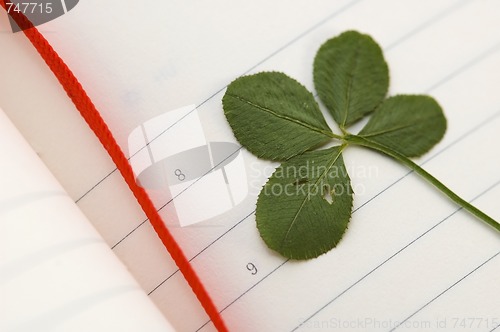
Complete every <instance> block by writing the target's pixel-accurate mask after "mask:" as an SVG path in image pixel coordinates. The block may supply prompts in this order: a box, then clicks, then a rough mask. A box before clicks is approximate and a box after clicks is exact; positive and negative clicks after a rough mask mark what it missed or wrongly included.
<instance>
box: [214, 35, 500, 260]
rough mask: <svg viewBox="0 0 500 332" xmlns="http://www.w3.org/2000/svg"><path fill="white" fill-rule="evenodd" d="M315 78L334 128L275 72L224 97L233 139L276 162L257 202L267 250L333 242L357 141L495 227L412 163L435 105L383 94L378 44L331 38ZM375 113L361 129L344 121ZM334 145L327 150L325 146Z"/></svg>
mask: <svg viewBox="0 0 500 332" xmlns="http://www.w3.org/2000/svg"><path fill="white" fill-rule="evenodd" d="M313 74H314V85H315V88H316V91H317V93H318V96H319V98H320V100H321V101H322V102H323V104H324V106H325V107H326V109H327V110H328V112H329V113H330V115H331V116H332V117H333V119H334V120H335V122H336V123H337V124H338V126H339V128H340V131H341V133H334V132H333V131H332V129H331V128H330V127H329V126H328V125H327V122H326V120H325V118H324V117H323V114H322V112H321V110H320V107H319V105H318V103H317V102H316V100H315V98H314V96H313V94H312V93H311V92H309V91H308V90H307V89H306V88H305V87H304V86H303V85H301V84H300V83H299V82H297V81H296V80H294V79H292V78H290V77H288V76H287V75H285V74H283V73H279V72H262V73H258V74H255V75H250V76H244V77H240V78H238V79H236V80H235V81H233V82H232V83H231V84H230V85H229V86H228V88H227V91H226V93H225V95H224V97H223V100H222V102H223V108H224V114H225V116H226V118H227V121H228V123H229V125H230V126H231V128H232V130H233V133H234V135H235V137H236V139H237V140H238V141H239V142H240V144H241V145H242V146H243V147H245V148H246V149H248V150H249V151H250V152H251V153H253V154H254V155H255V156H257V157H259V158H262V159H267V160H272V161H280V162H282V163H281V165H280V166H279V167H278V168H277V169H276V170H275V172H274V173H273V175H272V176H271V177H270V178H269V180H268V182H267V183H266V184H265V185H264V187H263V188H262V191H261V193H260V194H259V197H258V201H257V209H256V221H257V228H258V230H259V232H260V235H261V237H262V239H263V240H264V242H265V243H266V244H267V245H268V246H269V248H271V249H273V250H275V251H277V252H278V253H280V254H281V255H283V256H285V257H287V258H291V259H310V258H314V257H317V256H319V255H321V254H323V253H326V252H327V251H329V250H331V249H332V248H334V247H335V246H336V245H337V244H338V243H339V241H340V240H341V238H342V236H343V234H344V233H345V231H346V229H347V226H348V223H349V220H350V218H351V214H352V206H353V191H352V188H351V184H350V179H349V175H348V172H347V169H346V167H345V165H344V161H343V156H342V152H343V151H344V149H346V148H347V147H348V146H349V145H352V144H356V145H361V146H364V147H368V148H370V149H374V150H377V151H379V152H382V153H384V154H386V155H389V156H391V157H393V158H395V159H397V160H399V161H400V162H402V163H403V164H406V165H407V166H409V167H410V168H411V169H413V170H414V171H416V172H417V173H418V174H420V175H421V176H423V177H424V178H425V179H427V180H428V181H429V182H431V183H432V184H433V185H435V186H436V187H438V189H440V190H441V191H443V192H444V193H445V194H446V195H448V196H449V197H450V198H451V199H453V200H454V201H455V202H457V203H458V204H460V205H461V206H463V207H464V208H466V209H467V210H469V211H470V212H472V213H473V214H475V215H476V216H478V217H479V218H481V219H483V220H484V221H486V222H487V223H489V224H490V225H492V226H493V227H495V228H497V229H499V230H500V228H499V225H498V223H497V222H496V221H494V220H493V219H491V218H490V217H488V216H486V215H485V214H484V213H482V212H481V211H479V210H477V209H476V208H475V207H473V206H472V205H470V204H469V203H467V202H465V201H464V200H462V199H461V198H459V197H458V196H456V195H455V194H454V193H453V192H451V191H450V190H449V189H448V188H447V187H446V186H444V185H443V184H442V183H440V182H439V181H438V180H437V179H435V178H434V177H432V176H431V175H430V174H428V173H427V172H425V171H424V170H423V169H421V168H420V167H419V166H418V165H416V164H415V163H413V162H412V161H411V160H410V159H408V158H409V157H417V156H420V155H422V154H424V153H426V152H427V151H429V150H430V149H431V148H432V147H433V146H434V145H435V144H436V143H438V142H439V141H440V140H441V139H442V137H443V136H444V133H445V131H446V118H445V116H444V114H443V111H442V109H441V107H440V106H439V104H438V103H437V102H436V101H435V100H434V99H433V98H432V97H429V96H426V95H397V96H393V97H390V98H386V95H387V90H388V87H389V70H388V66H387V63H386V61H385V60H384V56H383V53H382V50H381V48H380V46H379V45H378V44H377V43H376V42H375V41H374V40H373V39H372V38H371V37H370V36H368V35H365V34H361V33H359V32H356V31H347V32H344V33H342V34H341V35H339V36H337V37H335V38H332V39H330V40H328V41H327V42H326V43H324V44H323V45H322V46H321V47H320V49H319V50H318V52H317V54H316V57H315V59H314V70H313ZM370 113H372V115H371V118H370V119H369V121H368V123H367V124H366V125H365V126H364V128H363V129H362V130H361V131H360V132H359V133H358V134H352V133H350V132H349V131H348V128H349V127H350V126H351V125H352V124H354V123H356V122H357V121H358V120H360V119H362V118H363V117H365V116H367V115H369V114H370ZM332 141H334V142H337V143H338V145H335V146H333V147H329V148H324V147H323V146H325V145H326V144H327V143H330V142H332Z"/></svg>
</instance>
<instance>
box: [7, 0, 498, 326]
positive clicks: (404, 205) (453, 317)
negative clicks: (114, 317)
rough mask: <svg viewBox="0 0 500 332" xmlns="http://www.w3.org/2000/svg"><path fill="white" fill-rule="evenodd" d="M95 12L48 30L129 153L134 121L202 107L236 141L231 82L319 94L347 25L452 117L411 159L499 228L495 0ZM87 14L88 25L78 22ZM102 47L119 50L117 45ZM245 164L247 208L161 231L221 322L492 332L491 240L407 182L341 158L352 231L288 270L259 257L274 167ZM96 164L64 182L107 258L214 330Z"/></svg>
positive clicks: (218, 130)
mask: <svg viewBox="0 0 500 332" xmlns="http://www.w3.org/2000/svg"><path fill="white" fill-rule="evenodd" d="M93 3H94V2H92V1H87V2H86V3H85V4H80V7H79V8H78V10H79V12H78V11H77V10H76V9H75V10H74V11H72V13H70V14H67V15H66V16H65V17H63V18H61V19H60V20H57V21H53V22H51V23H49V24H47V25H46V29H47V32H46V33H45V35H46V37H47V38H48V39H49V41H50V42H51V43H52V44H53V45H54V46H55V47H56V49H57V50H58V52H60V54H61V56H62V57H63V58H64V59H65V60H66V61H67V62H68V64H69V66H70V67H71V68H72V69H73V70H74V71H75V73H76V75H77V77H79V78H80V79H81V81H82V83H83V85H84V86H85V87H86V88H87V90H88V92H89V94H90V96H91V98H92V99H93V100H94V101H95V102H96V105H97V106H98V108H99V109H100V110H101V111H102V112H103V114H104V116H105V118H106V119H107V120H108V122H109V123H110V124H111V127H112V129H113V130H114V132H115V133H116V136H117V138H118V140H119V142H120V144H121V145H122V147H123V148H124V149H125V150H126V148H127V135H128V134H129V133H130V131H132V130H133V128H135V127H136V126H138V125H140V124H142V123H143V122H145V121H147V120H150V119H152V118H154V117H155V116H157V115H159V114H162V113H164V112H168V111H172V110H174V109H177V108H179V107H182V106H185V105H189V104H195V105H196V112H198V114H199V116H200V119H201V122H202V125H203V130H204V134H205V135H206V138H207V139H208V140H210V141H227V142H233V143H235V140H234V138H233V137H232V134H231V132H230V129H229V128H228V126H227V124H226V122H225V120H224V118H223V115H222V108H221V105H220V100H221V98H222V95H223V93H224V91H225V86H226V85H227V84H228V83H229V82H230V81H231V80H232V79H234V78H235V77H237V76H239V75H243V74H250V73H255V72H259V71H264V70H279V71H283V72H285V73H287V74H288V75H290V76H292V77H294V78H296V79H298V80H299V81H301V82H302V83H303V84H304V85H305V86H306V87H308V88H309V89H310V90H313V84H312V76H311V68H312V67H311V66H312V60H313V57H314V54H315V52H316V50H317V49H318V47H319V46H320V45H321V43H322V42H324V41H325V40H326V39H328V38H330V37H332V36H334V35H336V34H338V33H340V32H342V31H344V30H347V29H357V30H360V31H362V32H366V33H369V34H370V35H372V36H373V37H374V38H375V39H376V40H377V41H378V42H379V43H380V44H381V46H382V47H383V49H384V50H385V55H386V58H387V61H388V63H389V66H390V73H391V86H390V94H391V95H394V94H398V93H428V94H431V95H432V96H434V97H435V98H436V99H437V100H438V101H439V103H440V104H441V105H442V106H443V109H444V110H445V114H446V116H447V118H448V131H447V134H446V136H445V138H444V139H443V141H442V142H441V143H440V144H439V145H437V146H436V147H435V148H434V149H433V150H432V151H431V152H430V153H429V154H427V155H426V156H424V157H422V158H420V159H418V160H417V162H418V163H419V164H421V165H422V166H423V167H424V168H425V169H426V170H428V171H429V172H430V173H431V174H433V175H435V176H436V177H437V178H438V179H440V180H442V181H443V182H444V183H445V184H447V185H448V186H449V187H450V188H452V189H453V190H455V191H456V192H457V193H458V194H460V195H461V196H463V197H464V198H465V199H467V200H470V201H472V202H473V203H474V204H475V205H476V206H478V207H479V208H480V209H482V210H484V211H485V212H487V213H488V214H489V215H491V216H492V217H493V218H495V219H497V220H498V219H499V218H500V211H499V210H498V207H497V205H496V204H495V202H496V201H497V200H498V197H499V194H500V189H499V187H500V186H499V183H500V175H499V174H497V173H498V172H497V170H498V165H500V153H499V152H498V149H496V148H495V144H494V143H491V142H495V139H496V138H498V132H499V129H500V96H499V95H498V93H497V87H498V86H499V83H500V78H499V77H498V74H497V73H498V72H499V70H500V35H499V34H498V31H499V29H498V28H499V24H500V23H499V22H500V17H499V16H500V14H499V13H500V8H499V6H498V4H497V3H496V2H495V1H491V0H490V1H440V2H438V3H434V2H431V1H423V2H419V3H418V4H417V3H415V2H409V1H388V0H387V1H380V2H376V3H375V2H370V1H366V0H365V1H363V0H359V1H339V2H335V3H329V2H326V1H325V2H321V3H317V4H316V3H315V5H314V7H312V6H311V4H308V3H307V4H306V3H305V2H302V1H297V2H292V3H290V2H286V3H285V2H277V3H276V4H273V5H269V4H267V3H264V2H262V3H259V2H256V3H253V4H251V5H246V6H248V8H243V9H242V8H233V7H232V6H231V5H230V4H229V3H228V2H226V1H219V2H217V3H215V4H211V5H210V6H211V8H201V7H202V6H209V5H206V4H197V6H199V7H196V6H194V4H181V3H177V2H173V3H172V4H170V5H166V4H165V5H160V6H159V7H158V8H156V12H155V13H151V12H147V13H146V12H145V9H144V8H139V7H128V8H120V7H119V6H118V4H117V3H118V2H116V1H111V2H110V3H109V4H106V5H103V4H99V7H100V9H101V11H99V12H98V13H95V12H94V11H95V9H94V7H93ZM169 6H172V7H171V8H170V7H169ZM122 7H123V6H122ZM111 12H113V13H115V14H120V15H116V17H118V18H116V20H122V19H123V22H124V23H125V22H126V21H127V20H126V18H128V17H135V18H136V22H138V23H137V24H135V25H128V26H125V27H124V30H123V31H116V30H114V29H112V28H110V26H109V24H111V23H109V22H107V21H106V20H105V18H106V17H107V15H109V13H111ZM91 13H92V15H93V16H92V17H93V19H92V20H93V21H92V22H94V24H95V25H96V26H95V27H94V29H95V30H96V31H93V30H92V29H87V26H88V22H89V17H90V16H91ZM207 13H211V14H210V15H207ZM144 22H147V23H144ZM165 22H166V23H165ZM256 22H258V23H259V24H258V25H256ZM115 24H116V22H114V23H113V25H115ZM256 26H257V27H256ZM174 28H175V33H173V32H172V31H174V30H172V29H174ZM43 32H44V30H43V29H42V33H43ZM75 34H79V35H80V36H81V40H80V41H76V40H74V38H73V36H74V35H75ZM145 36H147V37H145ZM2 37H3V38H5V37H4V36H2ZM111 37H113V40H116V43H109V40H110V38H111ZM5 39H6V38H5ZM5 42H8V41H5ZM132 45H133V46H132ZM127 51H130V54H129V53H128V52H127ZM34 56H35V55H33V57H34ZM116 59H119V61H116ZM90 69H92V70H90ZM16 75H18V73H17V74H16ZM2 98H5V97H2ZM40 99H43V98H42V96H40ZM193 111H194V109H193ZM52 112H55V111H52ZM75 121H76V120H75ZM182 121H183V119H182V118H180V119H179V123H182ZM362 124H363V123H360V124H359V125H358V126H357V127H356V128H354V130H356V129H359V128H361V126H362ZM173 125H174V126H175V124H173ZM26 130H27V131H28V132H33V129H29V128H28V129H26ZM167 131H168V128H166V130H165V133H166V132H167ZM82 136H84V135H83V134H82ZM160 136H161V135H160ZM90 140H91V139H87V141H90ZM79 144H81V143H79ZM86 144H87V143H86ZM88 145H91V144H88ZM82 148H83V145H82ZM40 149H41V150H40V151H42V152H43V151H44V149H48V148H47V147H42V146H41V147H40ZM88 150H91V149H88ZM48 151H50V149H48ZM86 151H87V150H86ZM241 153H242V154H243V157H244V158H245V165H246V167H247V168H246V169H247V177H248V183H249V187H250V193H249V195H248V197H247V199H246V200H245V201H244V202H243V203H242V204H240V205H238V206H237V207H236V208H234V209H232V210H230V211H229V212H227V213H225V214H224V215H222V216H220V217H217V218H212V219H210V220H208V221H205V222H201V223H198V224H196V225H193V226H191V227H185V228H182V227H178V226H175V225H172V227H171V230H172V232H173V233H174V235H175V236H176V238H177V239H178V240H179V242H180V243H181V244H182V246H183V248H184V249H185V251H186V254H187V256H188V257H190V258H192V264H193V265H194V267H195V268H196V270H197V271H198V272H199V274H200V275H201V277H202V280H204V283H205V284H206V285H207V287H208V289H209V290H210V293H211V294H212V297H213V299H214V301H215V303H216V305H217V306H218V308H219V309H220V310H221V311H222V315H223V318H224V319H225V320H226V321H227V322H228V325H229V327H230V329H233V330H238V331H239V330H243V331H245V330H248V331H253V330H263V331H267V330H279V331H294V330H316V329H325V330H334V331H335V330H338V331H345V330H349V331H350V330H352V331H368V330H369V331H372V330H377V331H378V330H380V331H390V330H403V329H413V330H426V329H427V330H437V329H440V330H457V331H458V330H459V331H490V330H493V329H495V328H496V327H497V326H498V324H500V317H499V316H498V315H499V313H498V310H496V308H498V307H499V306H500V302H499V300H498V294H500V289H499V286H498V285H497V284H498V282H497V280H498V278H497V277H496V276H497V275H498V272H499V271H500V262H499V258H498V252H499V251H500V242H499V236H498V234H496V233H495V232H494V231H492V230H490V229H489V228H488V227H487V226H484V225H482V224H481V222H479V221H477V220H475V219H474V218H473V217H471V216H470V215H469V214H467V213H466V212H464V211H462V210H460V209H459V208H458V207H457V206H455V205H454V204H452V203H450V202H449V201H448V200H447V199H446V198H445V197H443V196H442V195H441V194H440V193H439V192H437V191H436V190H435V189H433V188H432V187H430V185H429V184H427V183H424V182H423V180H421V179H419V178H418V177H417V176H416V175H415V174H413V173H411V172H409V171H408V170H407V169H405V168H404V167H402V166H400V165H398V164H396V163H395V162H394V161H392V160H389V159H387V158H385V157H383V156H380V155H378V154H375V153H372V152H370V151H362V150H360V149H356V148H353V149H350V150H348V151H347V152H346V154H345V161H346V165H347V168H348V170H349V171H351V170H352V172H351V174H350V175H351V178H352V180H353V187H354V188H355V192H356V197H355V212H354V215H353V219H352V221H351V224H350V227H349V230H348V232H347V233H346V236H345V238H344V239H343V240H342V242H341V244H340V245H339V246H338V247H337V248H336V249H334V250H333V251H331V252H330V253H328V254H326V255H323V256H321V257H319V258H318V259H315V260H313V261H309V262H293V261H286V260H284V259H282V258H281V257H279V256H277V255H275V254H274V253H272V252H270V251H269V250H267V249H266V247H265V245H264V244H263V242H262V241H261V240H260V238H259V235H258V233H257V231H256V229H255V218H254V214H253V211H254V209H255V195H256V194H257V193H258V189H259V185H261V184H262V183H263V182H264V181H265V176H264V174H261V173H264V171H266V170H269V169H271V170H272V168H273V167H274V166H275V165H274V164H271V163H266V162H262V161H259V160H257V159H255V158H254V157H253V156H251V155H250V154H248V153H247V152H246V151H244V150H242V152H241ZM72 158H75V159H78V157H72ZM63 159H66V160H67V159H68V156H65V158H63ZM97 159H99V160H104V159H105V158H104V157H102V156H101V155H99V158H97ZM67 162H68V163H69V164H71V163H72V161H67ZM73 162H74V161H73ZM49 163H50V162H49ZM89 169H90V171H89V172H90V173H91V175H92V176H89V178H88V179H86V181H85V183H83V181H82V183H79V184H78V186H77V185H75V184H74V182H72V181H71V179H68V180H67V182H68V184H67V186H69V187H71V188H72V190H71V191H70V192H71V193H72V197H74V199H75V200H76V201H77V202H78V205H79V206H80V208H81V209H82V210H83V211H84V212H85V213H86V214H87V215H88V216H89V218H90V219H91V220H93V221H94V222H95V224H96V227H97V228H98V229H99V231H100V232H101V233H102V234H103V236H104V237H105V239H106V241H107V242H108V244H109V245H110V246H111V247H112V248H113V250H114V252H115V253H116V254H117V255H118V256H119V257H120V258H121V259H122V260H123V261H124V262H125V263H126V264H127V266H128V267H129V268H130V269H131V270H132V271H133V273H134V275H135V276H136V278H137V279H138V281H139V282H140V283H141V285H142V286H143V288H144V290H145V291H146V292H147V293H148V294H149V295H150V297H151V298H152V299H153V300H154V301H155V302H156V303H157V305H158V306H159V307H160V309H161V310H162V311H163V312H164V314H165V315H166V317H168V318H169V319H170V320H171V321H172V322H173V324H174V325H175V327H176V328H177V329H179V330H186V331H197V330H201V331H206V330H211V329H213V327H212V325H211V323H210V322H208V321H207V318H206V316H205V315H204V314H203V313H202V312H201V310H200V309H199V307H198V306H197V304H196V300H195V299H194V298H193V296H192V294H190V292H189V290H188V289H187V287H186V286H185V283H184V282H183V280H182V276H181V275H180V273H179V272H178V271H177V269H176V268H175V266H174V265H173V264H172V263H171V261H170V260H169V259H168V257H167V256H166V254H165V253H164V251H163V248H162V247H161V244H159V242H158V241H157V239H156V238H155V235H154V234H153V231H152V230H151V228H150V227H149V224H148V222H147V220H145V218H144V217H143V216H142V215H141V213H140V212H138V211H137V209H133V208H132V207H131V205H133V203H132V198H131V197H130V195H129V194H127V193H126V188H124V186H123V185H122V184H120V179H119V175H118V174H117V172H116V171H114V170H113V168H112V167H109V163H106V162H102V163H100V164H99V165H96V166H95V167H92V166H90V167H89ZM65 172H68V171H65V170H60V171H59V173H61V174H62V173H65ZM57 174H58V172H56V175H57ZM91 177H92V178H91ZM61 178H69V176H67V175H61ZM63 183H64V181H63ZM195 186H196V185H193V187H191V188H188V189H186V192H188V191H189V190H195V189H196V187H195ZM180 195H182V193H181V194H180ZM174 200H175V199H174ZM124 202H131V203H124ZM171 203H172V202H170V201H169V200H165V201H161V199H158V200H157V206H158V208H159V209H160V212H161V213H162V215H163V217H164V219H165V220H167V221H168V220H171V218H172V215H173V214H174V213H175V211H174V210H173V209H172V206H173V204H171ZM195 205H196V202H193V208H196V207H195ZM125 206H127V209H126V208H124V207H125ZM128 209H131V211H132V212H129V210H128ZM255 271H256V273H255V274H254V272H255Z"/></svg>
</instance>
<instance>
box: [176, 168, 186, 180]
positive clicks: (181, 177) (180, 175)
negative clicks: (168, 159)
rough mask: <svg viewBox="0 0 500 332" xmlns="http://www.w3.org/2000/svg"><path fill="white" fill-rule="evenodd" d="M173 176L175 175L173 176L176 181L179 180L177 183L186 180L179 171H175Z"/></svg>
mask: <svg viewBox="0 0 500 332" xmlns="http://www.w3.org/2000/svg"><path fill="white" fill-rule="evenodd" d="M174 174H175V176H177V179H179V181H184V180H186V175H185V174H183V173H182V171H181V170H180V169H176V170H175V172H174Z"/></svg>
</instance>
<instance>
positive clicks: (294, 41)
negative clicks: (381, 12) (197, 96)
mask: <svg viewBox="0 0 500 332" xmlns="http://www.w3.org/2000/svg"><path fill="white" fill-rule="evenodd" d="M362 1H364V0H354V1H351V2H350V3H348V4H347V5H345V6H343V7H342V8H340V9H338V10H336V11H335V12H333V13H332V14H330V15H328V16H327V17H325V18H324V19H322V20H321V21H319V22H318V23H316V24H314V25H313V26H311V27H310V28H308V29H307V30H306V31H304V32H302V33H301V34H299V35H298V36H296V37H295V38H293V39H292V40H290V41H289V42H287V43H286V44H284V45H283V46H281V47H279V48H278V49H277V50H275V51H274V52H272V53H271V54H269V55H268V56H266V57H265V58H264V59H262V60H260V61H258V62H257V63H256V64H255V65H253V66H252V67H250V68H249V69H247V70H246V71H244V72H243V73H242V74H241V75H240V76H243V75H246V74H248V73H249V72H251V71H252V70H254V69H255V68H257V67H258V66H260V65H262V64H264V63H265V62H267V61H268V60H270V59H271V58H273V57H274V56H276V55H278V54H279V53H281V52H283V51H284V50H285V49H287V48H288V47H290V46H292V45H293V44H295V43H296V42H298V41H299V40H301V39H302V38H304V37H305V36H307V35H308V34H310V33H311V32H313V31H314V30H316V29H318V28H319V27H321V26H322V25H324V24H325V23H327V22H328V21H330V20H332V19H333V18H335V17H337V16H338V15H340V14H342V13H343V12H345V11H347V10H348V9H350V8H351V7H353V6H354V5H356V4H358V3H360V2H362ZM227 87H228V85H227V84H226V85H224V86H223V87H222V88H220V89H218V90H217V91H216V92H214V93H212V94H211V95H209V97H208V98H206V99H205V100H203V101H202V102H201V103H200V104H199V105H198V106H196V107H195V108H194V109H192V110H191V111H189V112H188V113H186V114H185V115H184V116H182V117H181V118H180V119H178V120H177V121H176V122H174V123H173V124H171V125H170V126H169V127H168V128H166V129H165V130H164V131H162V132H161V133H159V134H158V135H157V136H155V137H154V138H152V139H151V141H149V142H148V143H147V144H146V145H145V146H143V147H142V148H141V149H139V150H138V151H137V152H136V153H134V154H133V155H131V156H130V157H129V158H128V160H129V161H130V159H131V158H133V157H134V156H135V155H136V154H138V153H139V152H140V151H142V150H143V149H145V148H146V147H148V146H149V145H150V144H151V143H153V142H154V141H155V140H157V139H158V138H159V137H160V136H161V135H163V134H164V133H165V132H167V131H168V130H170V129H171V128H172V127H174V126H175V125H176V124H178V123H179V122H181V121H182V120H183V119H184V118H185V117H187V116H188V115H189V114H191V113H192V112H194V111H195V110H196V109H197V108H199V107H201V106H203V105H204V104H206V103H207V102H208V101H210V100H211V99H213V98H214V97H215V96H217V95H218V94H219V93H221V92H222V91H224V89H226V88H227ZM116 170H117V169H116V168H115V169H113V170H112V171H111V172H109V173H108V174H107V175H106V176H105V177H103V178H102V179H101V180H99V181H98V182H97V184H96V185H94V186H93V187H92V188H90V189H89V190H87V191H86V192H85V193H84V194H83V195H82V196H80V197H79V198H78V199H77V200H76V201H75V202H76V203H78V202H79V201H81V200H82V199H83V198H84V197H86V196H87V195H88V194H89V193H90V192H92V191H93V190H94V189H95V188H96V187H97V186H98V185H99V184H100V183H101V182H103V181H104V180H106V179H107V178H109V176H110V175H111V174H113V173H114V172H116Z"/></svg>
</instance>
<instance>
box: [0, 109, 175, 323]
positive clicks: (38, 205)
mask: <svg viewBox="0 0 500 332" xmlns="http://www.w3.org/2000/svg"><path fill="white" fill-rule="evenodd" d="M0 155H1V156H2V161H1V162H0V188H1V190H0V234H1V235H0V237H1V239H0V252H1V253H2V255H1V256H0V294H1V295H0V298H1V300H0V330H2V331H111V330H121V331H137V330H147V331H169V330H170V331H173V329H172V327H171V326H170V324H169V323H168V322H167V321H166V320H165V318H164V317H163V316H162V315H161V313H160V311H159V310H158V309H157V308H156V307H155V305H154V304H153V303H152V302H151V300H150V299H148V298H147V296H146V294H145V293H144V292H143V290H142V289H141V288H140V286H139V285H138V284H137V282H136V281H135V280H134V278H133V277H132V276H131V275H130V273H129V272H128V271H127V269H126V268H125V266H123V264H122V263H121V262H120V261H119V260H118V258H117V257H116V256H115V255H114V254H113V253H112V251H111V250H110V249H109V247H108V246H107V245H106V243H105V242H104V240H103V239H102V238H101V236H100V235H99V234H98V233H97V232H96V231H95V229H94V228H93V227H92V225H91V224H90V223H89V221H88V220H87V219H86V218H85V217H84V215H83V214H82V213H81V211H80V210H79V209H78V207H77V206H76V205H75V203H74V202H73V201H72V200H71V198H70V197H69V196H68V194H67V193H66V192H65V191H64V190H63V189H62V187H61V186H60V185H59V184H58V183H57V181H56V180H55V179H54V177H53V176H52V174H51V173H50V172H49V171H48V170H47V168H46V167H45V165H44V164H43V163H42V162H41V160H40V159H39V158H38V156H37V155H36V153H35V152H34V151H33V150H32V149H31V148H30V146H29V145H28V144H27V143H26V142H25V141H24V139H23V138H22V136H21V135H20V134H19V133H18V131H17V129H16V128H15V127H14V126H13V125H12V123H11V122H10V121H9V119H8V118H7V117H6V116H5V114H4V113H3V111H2V110H0Z"/></svg>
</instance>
